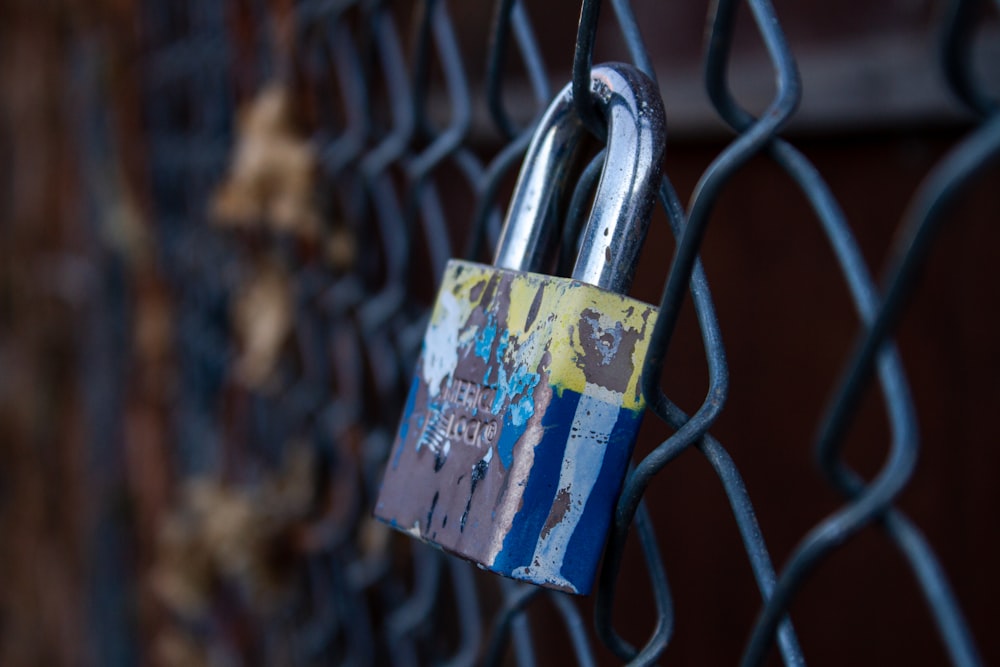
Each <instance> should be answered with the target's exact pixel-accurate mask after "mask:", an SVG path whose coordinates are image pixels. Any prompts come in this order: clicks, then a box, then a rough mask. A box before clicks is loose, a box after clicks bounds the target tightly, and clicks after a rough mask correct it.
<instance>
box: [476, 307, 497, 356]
mask: <svg viewBox="0 0 1000 667" xmlns="http://www.w3.org/2000/svg"><path fill="white" fill-rule="evenodd" d="M496 336H497V318H496V317H495V316H494V315H493V313H490V314H489V316H488V317H487V318H486V326H484V327H483V330H482V332H481V333H480V334H479V335H478V336H477V337H476V347H475V353H476V356H477V357H479V358H480V359H482V360H483V361H486V362H489V360H490V351H491V350H492V349H493V341H494V340H495V339H496Z"/></svg>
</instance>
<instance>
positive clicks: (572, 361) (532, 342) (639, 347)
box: [431, 260, 656, 410]
mask: <svg viewBox="0 0 1000 667" xmlns="http://www.w3.org/2000/svg"><path fill="white" fill-rule="evenodd" d="M459 268H461V271H460V272H459V271H458V269H459ZM498 272H499V273H501V274H502V275H504V276H505V280H502V281H500V283H502V284H503V285H506V288H507V289H509V292H510V308H509V310H508V315H507V321H506V323H504V322H499V323H498V324H499V325H500V330H499V331H498V337H499V335H500V333H501V332H502V331H503V326H504V324H505V325H506V327H507V332H508V336H509V339H508V346H507V348H506V350H505V353H504V357H505V359H504V360H505V362H507V363H508V364H509V363H511V362H512V361H513V360H514V359H517V361H518V362H520V363H524V364H526V365H527V367H528V368H529V369H530V370H532V371H534V370H535V369H536V368H537V366H538V364H539V362H540V361H541V359H542V356H543V355H544V353H545V351H546V350H548V351H549V352H550V353H551V356H552V362H551V365H550V366H549V382H550V384H551V385H552V386H553V387H554V388H555V389H556V390H557V391H561V390H562V389H570V390H573V391H576V392H578V393H580V394H584V393H587V389H586V385H587V383H588V380H587V378H586V377H585V375H584V371H583V369H582V368H581V365H582V364H579V363H578V360H579V359H580V357H581V356H582V354H583V347H582V346H581V344H580V340H579V323H580V320H581V317H582V313H583V312H584V311H586V310H588V309H589V310H593V311H597V312H598V313H600V324H601V326H605V327H607V326H614V324H615V323H616V322H620V323H621V324H622V327H623V328H624V329H625V330H626V331H632V332H639V336H638V342H637V343H636V346H635V349H634V351H633V354H632V374H631V377H630V379H629V382H628V385H627V389H626V391H625V392H624V395H623V396H622V397H621V402H622V406H623V407H625V408H628V409H631V410H642V409H643V408H644V407H645V401H644V400H643V398H642V391H641V384H640V382H641V380H640V374H641V371H642V365H643V360H644V359H645V356H646V351H647V349H648V339H649V336H650V335H651V333H652V330H653V325H654V324H655V322H656V309H655V308H654V307H653V306H650V305H649V304H645V303H642V302H641V301H637V300H635V299H632V298H629V297H627V296H622V295H620V294H615V293H613V292H607V291H604V290H602V289H600V288H598V287H594V286H592V285H587V284H585V283H580V282H577V281H573V280H570V279H567V278H554V277H552V276H543V275H539V274H534V273H519V272H513V271H504V270H500V269H497V268H496V267H491V266H486V265H483V264H476V263H472V262H465V261H461V260H452V261H451V262H449V263H448V267H447V269H446V270H445V278H444V284H443V285H442V291H444V290H447V291H449V292H451V293H452V294H454V296H455V297H456V299H457V301H458V304H460V305H459V308H460V309H461V313H460V314H459V320H460V321H461V322H462V323H465V322H466V321H467V320H468V318H469V315H471V314H472V312H473V310H474V309H475V308H477V307H479V306H480V302H481V300H482V297H483V293H484V292H485V289H484V288H485V284H486V282H487V281H488V280H489V279H490V278H491V277H493V276H495V275H497V274H498ZM456 273H459V275H458V276H457V277H456V275H455V274H456ZM477 285H483V288H480V291H479V293H477V295H476V296H477V298H476V299H472V293H473V291H474V290H475V288H476V286H477ZM501 288H502V286H501V285H499V284H498V289H501ZM540 289H541V290H542V297H541V301H540V303H539V308H538V314H537V316H536V317H535V320H534V321H533V322H532V323H531V325H530V326H529V327H527V328H525V326H524V325H525V320H526V319H527V316H528V312H529V310H530V308H531V306H532V303H533V302H534V300H535V297H536V294H537V293H538V290H540ZM494 298H495V297H494ZM451 305H452V307H454V302H452V304H451ZM441 310H442V306H441V302H440V300H439V302H438V304H437V305H436V306H435V310H434V313H433V314H432V316H431V322H432V326H431V329H433V328H434V324H435V323H437V322H440V321H442V320H443V318H444V316H445V314H444V313H443V312H439V311H441ZM495 315H498V314H497V313H495ZM475 334H476V332H474V331H463V332H462V335H461V336H460V341H462V342H463V343H464V342H465V341H468V340H471V339H472V338H474V337H475Z"/></svg>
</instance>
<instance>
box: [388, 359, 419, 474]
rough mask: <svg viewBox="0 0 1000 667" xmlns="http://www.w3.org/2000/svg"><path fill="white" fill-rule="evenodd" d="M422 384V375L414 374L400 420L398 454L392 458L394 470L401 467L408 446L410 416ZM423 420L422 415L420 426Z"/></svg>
mask: <svg viewBox="0 0 1000 667" xmlns="http://www.w3.org/2000/svg"><path fill="white" fill-rule="evenodd" d="M420 384H421V381H420V373H419V372H417V373H414V374H413V382H412V383H411V384H410V394H409V395H408V396H407V397H406V406H405V407H404V408H403V418H402V419H400V420H399V437H398V438H397V441H398V442H399V446H398V447H396V453H395V454H393V456H392V469H393V470H395V469H396V467H397V466H399V457H400V456H401V455H402V453H403V447H404V446H405V445H406V434H407V433H409V432H410V416H411V415H412V414H413V404H414V403H416V401H417V391H418V390H419V389H420ZM423 419H424V418H423V415H421V416H420V417H419V421H420V422H421V424H420V425H422V422H423Z"/></svg>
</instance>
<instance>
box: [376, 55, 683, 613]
mask: <svg viewBox="0 0 1000 667" xmlns="http://www.w3.org/2000/svg"><path fill="white" fill-rule="evenodd" d="M590 93H591V98H592V101H593V103H594V105H595V107H596V108H597V109H598V111H599V112H600V113H601V114H602V115H603V117H604V118H605V120H606V122H607V136H608V141H607V147H606V154H605V155H606V157H605V162H604V166H603V169H602V172H601V177H600V181H599V183H598V186H597V191H596V194H595V196H594V203H593V205H592V208H591V212H590V217H589V218H588V221H587V224H586V226H585V227H584V230H583V232H582V236H581V240H580V242H579V248H580V249H579V252H578V257H577V261H576V265H575V266H574V269H573V273H572V277H571V278H561V277H553V276H549V275H543V274H541V273H539V271H542V270H544V269H545V268H547V267H548V266H551V265H552V264H553V261H552V259H553V256H554V250H555V248H554V247H553V246H554V245H555V238H556V237H557V236H558V235H557V234H555V233H554V230H553V229H552V228H553V226H554V222H553V220H552V218H553V216H552V215H549V212H550V210H551V207H550V204H551V203H552V202H553V198H554V197H556V198H558V197H563V195H564V192H565V191H566V190H567V187H566V186H567V183H568V181H569V179H570V176H571V175H572V173H573V170H574V169H575V168H577V167H578V165H577V162H579V159H580V158H581V157H582V151H581V150H580V146H581V145H582V142H583V140H584V138H585V137H586V136H587V132H586V130H585V129H584V127H583V125H582V123H581V121H580V119H579V117H578V116H577V114H576V112H575V111H574V104H573V98H572V92H571V89H570V86H567V87H566V88H565V89H563V91H562V92H561V93H560V94H559V95H558V96H557V97H556V99H555V101H554V102H553V103H552V104H551V105H550V106H549V108H548V110H547V111H546V113H545V115H544V117H543V118H542V120H541V121H540V125H539V128H538V130H536V133H535V135H534V137H533V139H532V142H531V145H530V146H529V148H528V152H527V154H526V157H525V162H524V164H523V165H522V168H521V172H520V174H519V176H518V181H517V184H516V186H515V189H514V194H513V198H512V200H511V204H510V207H509V209H508V211H507V216H506V219H505V222H504V228H503V232H502V234H501V239H500V243H499V247H498V250H497V254H496V260H495V265H494V266H489V265H484V264H478V263H475V262H468V261H460V260H451V261H450V262H449V263H448V264H447V267H446V269H445V275H444V278H443V281H442V285H441V289H440V292H439V293H438V297H437V300H436V302H435V305H434V308H433V310H432V312H431V316H430V322H429V324H428V327H427V332H426V335H425V338H424V341H423V347H422V350H421V353H420V358H419V359H418V361H417V364H416V369H415V373H414V379H413V383H412V386H411V389H410V393H409V396H408V399H407V401H406V405H405V408H404V412H403V416H402V419H401V421H400V425H399V431H398V435H397V437H396V441H395V443H394V445H393V448H392V450H391V451H390V455H389V460H388V463H387V465H386V470H385V475H384V478H383V481H382V487H381V489H380V491H379V496H378V500H377V502H376V507H375V516H376V517H377V518H378V519H380V520H382V521H385V522H387V523H389V524H390V525H392V526H393V527H395V528H397V529H399V530H402V531H405V532H407V533H409V534H410V535H412V536H414V537H416V538H419V539H421V540H424V541H427V542H429V543H431V544H433V545H436V546H438V547H440V548H442V549H444V550H445V551H447V552H450V553H453V554H457V555H459V556H462V557H464V558H466V559H469V560H471V561H473V562H475V563H476V564H478V565H479V566H480V567H482V568H484V569H487V570H491V571H493V572H497V573H499V574H502V575H505V576H508V577H513V578H515V579H521V580H524V581H529V582H532V583H535V584H540V585H543V586H547V587H551V588H556V589H560V590H563V591H567V592H572V593H581V594H585V593H588V592H589V591H590V589H591V587H592V584H593V581H594V577H595V573H596V571H597V566H598V563H599V562H600V558H601V553H602V551H603V548H604V542H605V540H606V535H607V531H608V527H609V525H610V521H611V518H612V513H613V511H614V507H615V503H616V501H617V497H618V494H619V492H620V489H621V484H622V480H623V477H624V475H625V471H626V469H627V467H628V461H629V458H630V456H631V452H632V447H633V445H634V443H635V438H636V434H637V431H638V428H639V424H640V421H641V418H642V415H643V412H644V409H645V401H644V398H643V393H642V382H641V379H640V372H641V370H642V366H643V360H644V358H645V354H646V348H647V344H648V338H649V336H650V334H651V332H652V329H653V325H654V323H655V321H656V314H657V313H656V309H655V308H654V307H653V306H650V305H648V304H645V303H642V302H640V301H636V300H635V299H632V298H629V297H627V296H625V295H624V292H626V291H627V290H628V288H629V286H630V283H631V273H632V268H633V267H634V265H635V262H636V259H637V256H638V251H639V248H640V246H641V244H642V242H643V240H644V237H645V234H646V228H647V225H648V220H649V213H650V209H651V206H652V203H653V201H654V197H655V194H656V191H657V188H658V186H659V175H660V162H661V159H662V156H663V148H664V140H665V129H664V114H663V106H662V102H661V101H660V97H659V93H658V91H657V88H656V86H655V84H653V83H652V82H651V81H650V80H649V79H648V78H647V77H646V76H645V75H644V74H642V73H641V72H639V71H638V70H636V69H635V68H633V67H631V66H629V65H623V64H618V63H612V64H606V65H601V66H597V67H595V68H594V69H593V70H592V75H591V88H590Z"/></svg>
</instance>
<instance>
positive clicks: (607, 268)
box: [494, 63, 666, 293]
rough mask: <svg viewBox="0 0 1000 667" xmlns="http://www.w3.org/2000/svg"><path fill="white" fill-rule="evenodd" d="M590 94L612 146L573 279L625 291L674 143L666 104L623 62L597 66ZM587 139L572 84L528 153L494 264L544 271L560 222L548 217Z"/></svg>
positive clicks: (547, 114)
mask: <svg viewBox="0 0 1000 667" xmlns="http://www.w3.org/2000/svg"><path fill="white" fill-rule="evenodd" d="M590 94H591V98H592V99H593V102H594V104H595V106H596V107H597V109H598V111H599V113H601V115H603V117H604V118H605V119H606V121H607V125H608V132H607V136H608V142H607V151H606V156H605V160H604V167H603V169H602V170H601V178H600V181H599V183H598V185H597V193H596V195H595V196H594V205H593V207H592V208H591V211H590V216H589V217H588V219H587V224H586V226H585V227H584V230H583V234H582V239H581V242H580V252H579V255H578V257H577V261H576V265H575V266H574V268H573V274H572V277H573V278H574V279H576V280H580V281H581V282H586V283H590V284H592V285H597V286H598V287H602V288H604V289H607V290H611V291H614V292H620V293H625V292H627V291H628V289H629V287H630V285H631V282H632V273H633V268H634V266H635V264H636V260H637V259H638V253H639V248H640V247H642V242H643V240H644V239H645V237H646V230H647V228H648V225H649V212H650V208H651V207H652V204H653V201H654V199H655V196H656V191H657V188H658V186H659V180H660V179H659V177H660V167H661V162H662V158H663V149H664V142H665V138H666V123H665V120H664V113H663V103H662V101H661V100H660V96H659V92H658V90H657V88H656V85H655V84H654V83H653V82H652V81H651V80H650V79H649V78H648V77H647V76H646V75H644V74H643V73H642V72H640V71H639V70H637V69H635V68H634V67H632V66H631V65H626V64H622V63H607V64H603V65H598V66H596V67H594V68H593V70H592V71H591V85H590ZM586 135H587V131H586V129H585V128H584V126H583V124H582V122H581V121H580V119H579V117H578V116H577V115H576V113H575V111H574V110H573V95H572V90H571V86H566V87H565V88H563V90H562V91H561V92H560V93H559V95H557V96H556V99H555V100H554V101H553V102H552V104H551V105H549V108H548V109H547V110H546V112H545V115H544V117H543V118H542V120H541V121H540V123H539V126H538V129H537V130H536V132H535V136H534V137H533V138H532V141H531V145H530V146H529V147H528V152H527V154H526V155H525V159H524V163H523V165H522V167H521V172H520V174H519V175H518V179H517V185H516V186H515V188H514V195H513V196H512V197H511V203H510V207H509V208H508V209H507V216H506V218H505V220H504V228H503V232H502V234H501V236H500V243H499V245H498V248H497V254H496V258H495V260H494V264H496V265H497V266H500V267H503V268H506V269H513V270H519V271H542V270H544V267H545V265H546V262H547V261H548V260H549V259H550V258H551V257H553V253H552V250H553V247H552V246H553V243H554V241H555V238H556V237H557V234H555V229H553V227H554V221H550V220H546V214H547V213H548V211H549V207H550V205H551V203H552V201H553V200H552V197H553V196H558V193H561V192H562V191H563V189H564V187H565V184H566V180H567V179H568V178H569V177H570V176H572V175H574V174H575V172H576V171H577V169H576V168H577V166H578V164H577V163H578V158H579V157H580V147H581V145H582V140H583V139H584V138H585V137H586Z"/></svg>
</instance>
